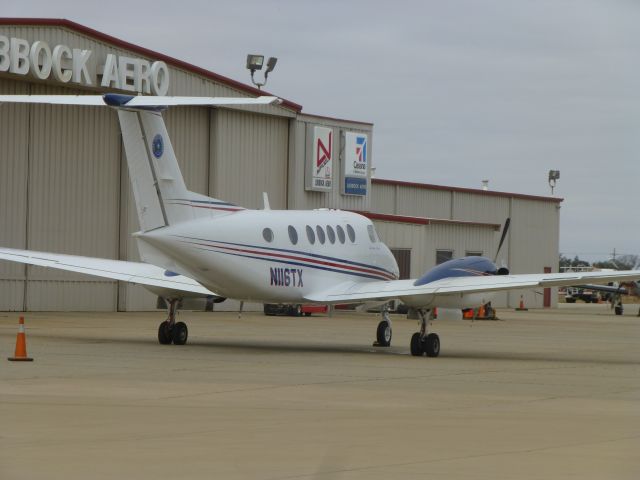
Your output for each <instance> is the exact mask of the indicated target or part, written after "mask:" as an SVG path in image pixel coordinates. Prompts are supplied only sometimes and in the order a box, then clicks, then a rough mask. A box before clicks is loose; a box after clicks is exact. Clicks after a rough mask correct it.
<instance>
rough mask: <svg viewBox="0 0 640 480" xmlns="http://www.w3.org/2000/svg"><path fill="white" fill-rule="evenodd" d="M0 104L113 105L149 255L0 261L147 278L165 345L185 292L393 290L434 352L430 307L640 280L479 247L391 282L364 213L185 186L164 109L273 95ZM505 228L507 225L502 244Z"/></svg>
mask: <svg viewBox="0 0 640 480" xmlns="http://www.w3.org/2000/svg"><path fill="white" fill-rule="evenodd" d="M0 102H14V103H43V104H63V105H90V106H104V107H110V108H114V109H116V111H117V112H118V118H119V120H120V126H121V129H122V135H123V140H124V146H125V151H126V157H127V162H128V165H129V173H130V177H131V182H132V186H133V193H134V198H135V203H136V209H137V213H138V219H139V221H140V231H139V232H136V233H134V234H133V235H134V237H135V238H136V240H137V244H138V249H139V251H140V256H141V258H142V260H143V261H144V262H145V263H139V262H126V261H118V260H108V259H100V258H89V257H80V256H73V255H61V254H55V253H44V252H34V251H29V250H16V249H9V248H2V249H0V259H4V260H10V261H15V262H22V263H27V264H32V265H40V266H46V267H52V268H58V269H62V270H69V271H73V272H81V273H86V274H90V275H96V276H100V277H107V278H112V279H116V280H122V281H127V282H132V283H136V284H141V285H144V286H146V287H147V288H149V289H150V290H151V291H153V292H155V293H157V294H158V295H161V296H163V297H164V298H165V299H167V302H168V319H167V320H166V321H164V322H162V323H161V324H160V326H159V328H158V340H159V341H160V343H162V344H170V343H173V344H175V345H183V344H184V343H186V341H187V336H188V330H187V326H186V325H185V324H184V323H183V322H176V309H177V305H178V301H179V300H180V299H181V298H183V297H185V296H192V295H196V296H206V295H214V296H216V297H223V298H227V297H228V298H234V299H237V300H241V301H257V302H265V303H296V304H300V303H321V304H328V305H330V304H338V303H367V302H379V303H384V302H387V301H389V300H392V299H399V300H401V301H402V302H404V303H405V304H406V305H408V306H409V307H410V308H411V309H412V312H415V313H417V316H419V319H420V330H419V331H418V332H416V333H414V334H413V336H412V338H411V342H410V350H411V354H412V355H415V356H423V355H425V354H426V355H427V356H429V357H435V356H438V354H439V353H440V339H439V337H438V335H437V334H435V333H429V332H428V330H427V327H428V323H429V322H428V320H429V319H430V318H431V312H432V311H433V308H434V307H443V308H469V307H477V306H480V305H483V304H486V303H487V302H489V301H490V300H491V299H492V295H493V294H494V293H495V292H498V291H502V290H510V289H523V288H536V287H555V286H564V285H576V284H579V283H585V282H588V283H607V282H611V281H622V280H631V279H640V270H633V271H618V272H606V273H600V272H588V273H580V272H571V273H547V274H530V275H510V274H509V272H508V270H507V269H506V268H498V267H497V266H496V265H495V259H494V260H493V261H492V260H491V259H489V258H484V257H475V256H474V257H465V258H458V259H454V260H450V261H448V262H445V263H443V264H440V265H438V266H436V267H434V268H432V269H430V270H429V271H427V272H426V273H425V274H424V275H423V276H422V277H420V278H418V279H412V280H398V266H397V264H396V261H395V259H394V257H393V255H392V254H391V252H390V251H389V249H388V248H387V246H386V245H385V244H384V243H382V242H381V241H380V239H379V238H378V236H377V234H376V231H375V228H374V226H373V224H372V223H371V221H370V220H369V219H367V218H366V217H363V216H361V215H358V214H355V213H352V212H346V211H340V210H328V209H320V210H313V211H294V210H270V209H269V205H268V201H265V209H264V210H249V209H245V208H242V207H240V206H237V205H233V204H231V203H229V202H225V201H224V200H219V199H216V198H210V197H206V196H204V195H200V194H197V193H194V192H190V191H189V190H187V187H186V185H185V183H184V180H183V178H182V174H181V172H180V169H179V167H178V162H177V160H176V157H175V154H174V151H173V148H172V146H171V142H170V140H169V135H168V134H167V130H166V127H165V123H164V120H163V118H162V111H163V110H164V109H166V108H167V107H168V106H174V105H205V106H224V105H266V104H276V103H278V102H279V99H278V98H276V97H259V98H255V99H247V98H211V97H209V98H199V97H150V96H137V97H133V96H128V95H119V94H106V95H103V96H92V95H87V96H58V95H34V96H27V95H0ZM265 200H266V196H265ZM505 227H506V225H505ZM505 233H506V228H505V231H503V238H502V240H501V243H502V241H503V240H504V234H505ZM496 257H497V254H496ZM376 336H377V340H378V344H379V345H382V346H388V345H390V343H391V336H392V330H391V321H390V320H389V316H388V315H387V312H386V311H385V310H383V311H382V321H381V322H380V323H379V325H378V329H377V334H376Z"/></svg>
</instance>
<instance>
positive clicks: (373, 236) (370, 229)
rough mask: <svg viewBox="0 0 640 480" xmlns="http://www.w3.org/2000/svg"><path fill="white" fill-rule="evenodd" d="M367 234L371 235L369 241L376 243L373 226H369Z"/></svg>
mask: <svg viewBox="0 0 640 480" xmlns="http://www.w3.org/2000/svg"><path fill="white" fill-rule="evenodd" d="M367 233H368V234H369V240H371V243H376V232H375V230H374V229H373V225H367Z"/></svg>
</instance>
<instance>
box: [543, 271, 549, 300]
mask: <svg viewBox="0 0 640 480" xmlns="http://www.w3.org/2000/svg"><path fill="white" fill-rule="evenodd" d="M544 273H551V267H544ZM543 302H544V303H543V306H544V308H550V307H551V289H550V288H545V289H544V297H543Z"/></svg>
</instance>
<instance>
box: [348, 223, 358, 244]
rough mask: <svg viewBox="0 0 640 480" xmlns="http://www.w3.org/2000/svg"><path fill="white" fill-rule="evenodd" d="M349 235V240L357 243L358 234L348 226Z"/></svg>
mask: <svg viewBox="0 0 640 480" xmlns="http://www.w3.org/2000/svg"><path fill="white" fill-rule="evenodd" d="M347 235H349V240H351V243H355V241H356V232H355V230H354V229H353V227H352V226H351V225H347Z"/></svg>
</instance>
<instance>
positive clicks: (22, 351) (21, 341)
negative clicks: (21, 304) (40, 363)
mask: <svg viewBox="0 0 640 480" xmlns="http://www.w3.org/2000/svg"><path fill="white" fill-rule="evenodd" d="M9 360H11V361H12V362H33V358H29V357H27V337H26V335H25V333H24V317H20V323H19V324H18V337H17V338H16V353H15V354H14V356H13V357H9Z"/></svg>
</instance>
